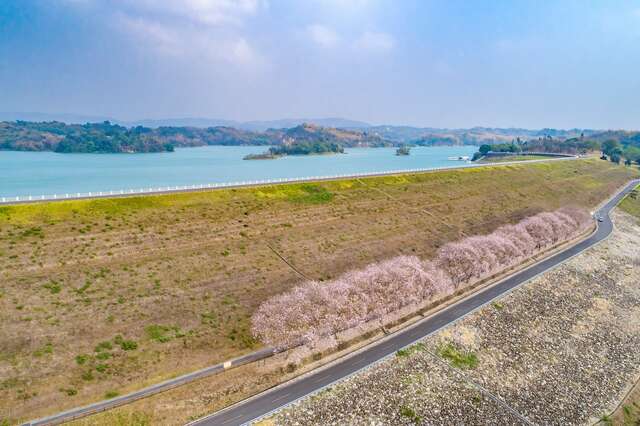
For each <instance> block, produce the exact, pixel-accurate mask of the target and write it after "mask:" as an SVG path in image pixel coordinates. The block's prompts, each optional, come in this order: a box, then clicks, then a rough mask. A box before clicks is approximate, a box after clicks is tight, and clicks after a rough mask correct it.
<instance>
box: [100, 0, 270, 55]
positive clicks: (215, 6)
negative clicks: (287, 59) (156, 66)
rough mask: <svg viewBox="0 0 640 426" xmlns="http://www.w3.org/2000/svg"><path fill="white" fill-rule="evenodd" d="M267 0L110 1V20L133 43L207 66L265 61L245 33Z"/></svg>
mask: <svg viewBox="0 0 640 426" xmlns="http://www.w3.org/2000/svg"><path fill="white" fill-rule="evenodd" d="M266 6H267V3H266V0H183V1H174V0H167V1H164V0H112V1H111V2H109V3H108V9H109V10H110V11H111V16H112V21H113V22H114V23H115V25H116V27H117V28H118V29H119V30H121V31H122V32H123V33H124V34H126V35H128V36H129V37H131V38H132V42H133V43H134V45H136V46H138V47H141V48H143V49H146V50H150V51H154V52H157V53H159V54H162V55H168V56H172V57H175V58H182V59H184V60H189V61H191V63H194V64H197V63H201V64H203V65H211V64H212V62H222V63H226V64H234V65H237V66H248V67H256V66H260V65H264V64H265V63H266V60H265V59H264V58H263V57H262V56H261V55H260V54H259V53H258V52H257V51H256V49H255V48H254V47H253V46H252V42H251V41H250V40H249V38H248V37H247V35H246V34H245V32H246V31H245V29H244V24H245V22H246V20H247V19H249V18H250V17H251V16H253V15H255V14H257V13H258V12H259V10H260V9H261V8H263V7H266Z"/></svg>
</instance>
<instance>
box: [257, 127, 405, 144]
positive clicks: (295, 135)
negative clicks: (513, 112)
mask: <svg viewBox="0 0 640 426" xmlns="http://www.w3.org/2000/svg"><path fill="white" fill-rule="evenodd" d="M267 132H277V131H276V130H273V129H271V130H268V131H267ZM281 134H282V138H283V143H284V144H291V143H299V142H311V143H315V142H329V143H337V144H340V145H342V146H343V147H346V148H354V147H382V146H393V142H391V141H388V140H385V139H383V138H382V137H380V136H379V135H376V134H372V133H369V132H368V131H360V130H347V129H337V128H334V127H322V126H317V125H315V124H311V123H304V124H301V125H299V126H296V127H292V128H290V129H287V130H285V131H284V132H282V133H281Z"/></svg>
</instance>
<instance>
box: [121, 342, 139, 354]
mask: <svg viewBox="0 0 640 426" xmlns="http://www.w3.org/2000/svg"><path fill="white" fill-rule="evenodd" d="M120 347H121V348H122V350H124V351H133V350H136V349H138V343H136V341H135V340H123V341H122V342H121V343H120Z"/></svg>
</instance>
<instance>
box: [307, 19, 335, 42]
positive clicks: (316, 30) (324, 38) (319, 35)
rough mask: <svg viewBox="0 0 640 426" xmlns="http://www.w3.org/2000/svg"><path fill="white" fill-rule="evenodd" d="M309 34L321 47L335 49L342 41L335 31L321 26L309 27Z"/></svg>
mask: <svg viewBox="0 0 640 426" xmlns="http://www.w3.org/2000/svg"><path fill="white" fill-rule="evenodd" d="M307 33H308V34H309V37H311V40H313V42H314V43H316V44H317V45H319V46H321V47H333V46H335V45H336V44H338V42H339V41H340V36H339V35H338V34H337V33H336V32H335V31H334V30H333V29H331V28H329V27H325V26H324V25H320V24H314V25H309V26H308V27H307Z"/></svg>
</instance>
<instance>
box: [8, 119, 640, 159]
mask: <svg viewBox="0 0 640 426" xmlns="http://www.w3.org/2000/svg"><path fill="white" fill-rule="evenodd" d="M185 120H187V121H186V122H189V123H192V122H191V121H189V120H192V119H185ZM193 120H199V119H193ZM325 120H328V121H329V122H337V123H343V124H354V122H350V121H345V120H342V121H340V120H341V119H325ZM294 121H296V120H294ZM254 123H257V122H254ZM259 123H261V124H260V125H259V126H258V125H257V124H256V126H257V127H262V126H264V125H266V124H267V123H269V124H275V127H270V128H268V129H265V130H247V129H243V128H239V127H236V126H229V125H224V126H221V125H219V126H211V127H205V128H203V127H197V126H160V127H153V128H152V127H145V126H140V125H137V126H128V127H127V126H123V125H119V124H114V123H111V122H109V121H105V122H101V123H87V124H65V123H63V122H59V121H49V122H29V121H5V122H0V149H1V150H23V151H25V150H31V151H56V152H162V151H171V150H173V148H174V147H193V146H204V145H271V146H279V145H291V144H294V143H305V144H307V145H308V146H311V145H313V144H318V143H322V144H337V145H339V146H341V147H343V148H352V147H383V146H403V145H418V146H437V145H477V146H480V145H484V144H488V145H500V144H513V143H518V144H520V143H523V142H527V141H529V142H531V144H530V146H534V145H535V144H537V145H540V146H542V145H545V144H546V145H549V144H551V143H552V144H553V148H554V149H557V150H560V151H562V149H564V148H563V146H562V144H563V143H565V145H567V147H568V145H569V144H570V143H574V142H575V141H594V142H597V143H602V142H604V141H607V140H615V141H617V142H619V143H620V144H621V145H623V146H625V147H626V146H636V147H638V146H640V132H635V131H625V130H608V131H596V130H590V129H568V130H563V129H540V130H529V129H518V128H508V129H502V128H489V127H473V128H470V129H437V128H417V127H410V126H368V127H354V126H347V127H332V126H322V125H318V124H315V123H306V122H305V123H301V124H297V125H295V126H292V127H288V128H281V127H278V126H280V125H284V124H286V123H288V121H287V120H278V121H276V122H259ZM355 123H357V122H355ZM249 127H251V126H249ZM309 144H311V145H309ZM578 145H580V144H579V143H578ZM549 146H550V145H549ZM560 151H559V152H560Z"/></svg>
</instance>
